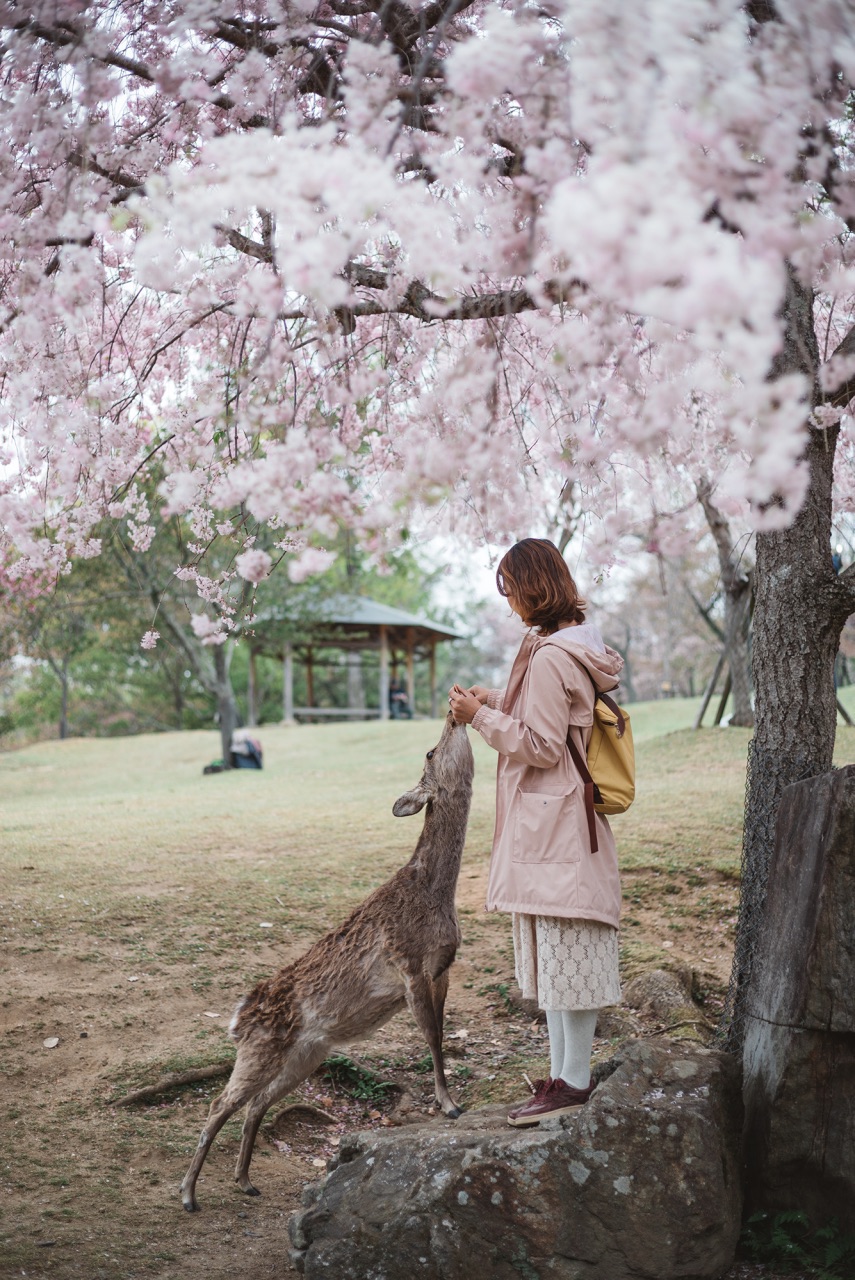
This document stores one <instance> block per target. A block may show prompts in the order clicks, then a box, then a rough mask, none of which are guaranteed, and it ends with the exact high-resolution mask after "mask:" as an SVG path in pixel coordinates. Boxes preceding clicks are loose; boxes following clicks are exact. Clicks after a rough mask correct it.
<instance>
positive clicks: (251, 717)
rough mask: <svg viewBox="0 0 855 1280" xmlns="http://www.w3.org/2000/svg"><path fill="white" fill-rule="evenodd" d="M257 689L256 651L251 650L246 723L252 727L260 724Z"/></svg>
mask: <svg viewBox="0 0 855 1280" xmlns="http://www.w3.org/2000/svg"><path fill="white" fill-rule="evenodd" d="M257 688H258V683H257V679H256V670H255V650H254V649H250V651H249V672H248V677H247V684H246V702H247V707H246V722H247V724H248V725H250V726H253V725H257V724H258V708H257V706H256V689H257Z"/></svg>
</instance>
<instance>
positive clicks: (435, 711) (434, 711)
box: [430, 636, 439, 718]
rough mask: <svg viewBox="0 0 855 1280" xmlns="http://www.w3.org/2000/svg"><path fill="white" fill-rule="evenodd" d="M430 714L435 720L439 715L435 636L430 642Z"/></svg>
mask: <svg viewBox="0 0 855 1280" xmlns="http://www.w3.org/2000/svg"><path fill="white" fill-rule="evenodd" d="M430 713H431V715H432V716H433V717H434V718H436V716H437V715H439V706H438V703H437V697H436V639H435V637H433V636H432V637H431V642H430Z"/></svg>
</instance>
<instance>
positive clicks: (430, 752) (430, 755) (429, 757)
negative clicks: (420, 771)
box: [427, 751, 433, 760]
mask: <svg viewBox="0 0 855 1280" xmlns="http://www.w3.org/2000/svg"><path fill="white" fill-rule="evenodd" d="M427 759H428V760H432V759H433V752H432V751H429V752H428V753H427Z"/></svg>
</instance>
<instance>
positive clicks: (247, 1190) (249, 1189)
mask: <svg viewBox="0 0 855 1280" xmlns="http://www.w3.org/2000/svg"><path fill="white" fill-rule="evenodd" d="M241 1191H242V1192H243V1194H244V1195H245V1196H260V1195H261V1192H260V1191H259V1190H258V1187H254V1186H253V1185H252V1183H250V1184H249V1185H248V1186H246V1187H241Z"/></svg>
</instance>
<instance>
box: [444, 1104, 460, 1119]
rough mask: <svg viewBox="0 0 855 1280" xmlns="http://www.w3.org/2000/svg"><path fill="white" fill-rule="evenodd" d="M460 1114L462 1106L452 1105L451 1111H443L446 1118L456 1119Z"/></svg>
mask: <svg viewBox="0 0 855 1280" xmlns="http://www.w3.org/2000/svg"><path fill="white" fill-rule="evenodd" d="M462 1115H463V1109H462V1107H454V1108H452V1110H451V1111H446V1113H445V1116H446V1119H447V1120H456V1119H457V1117H458V1116H462Z"/></svg>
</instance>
